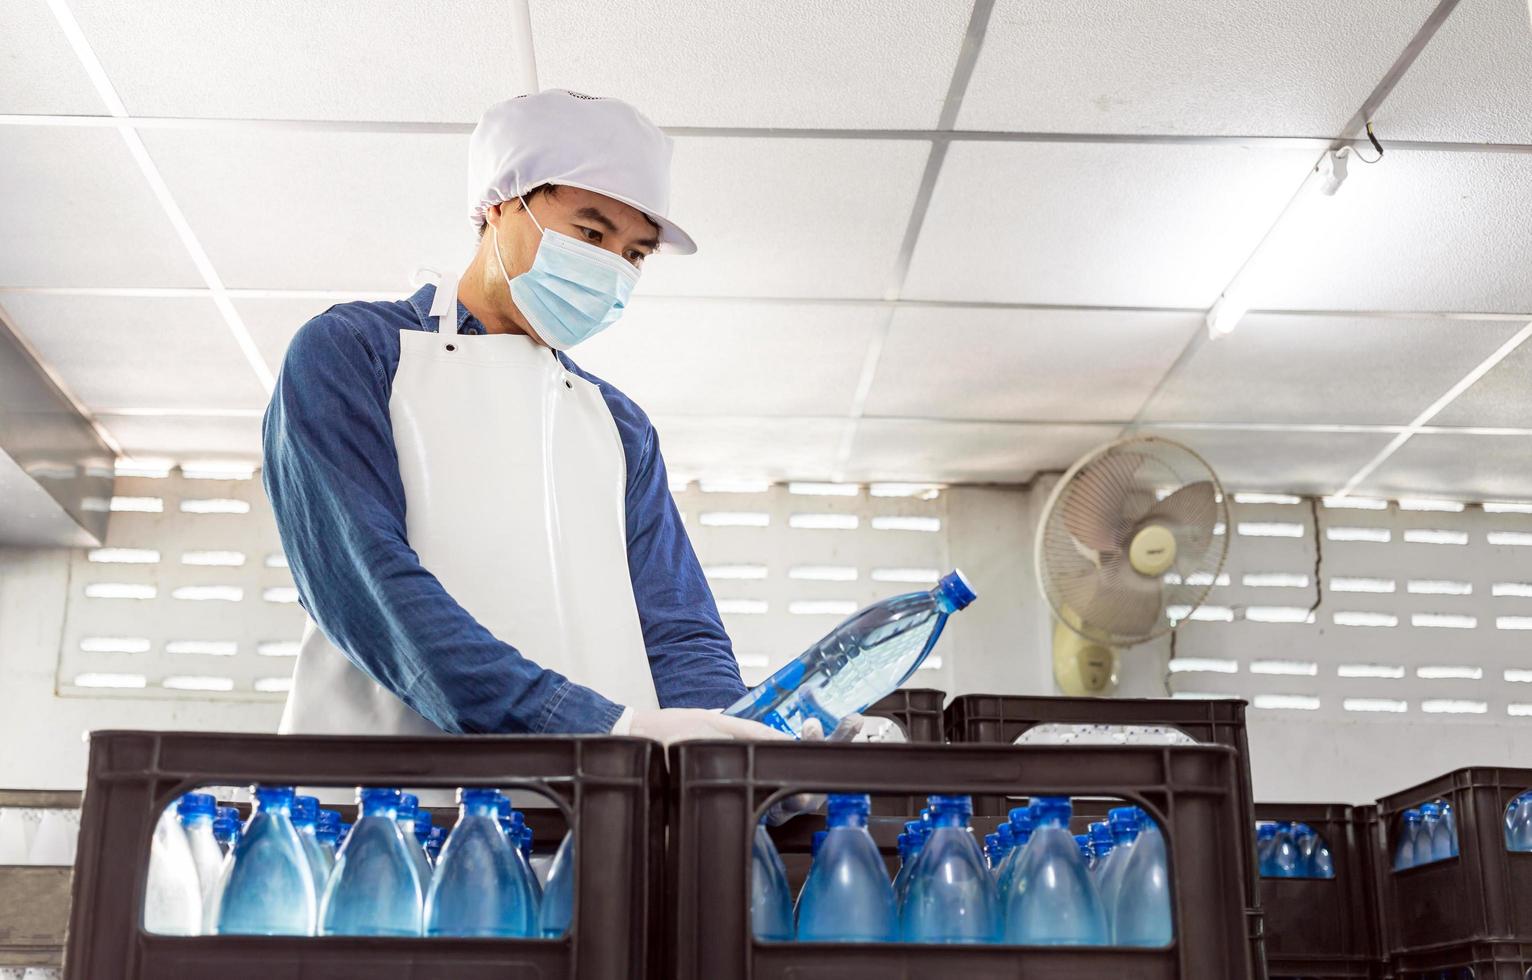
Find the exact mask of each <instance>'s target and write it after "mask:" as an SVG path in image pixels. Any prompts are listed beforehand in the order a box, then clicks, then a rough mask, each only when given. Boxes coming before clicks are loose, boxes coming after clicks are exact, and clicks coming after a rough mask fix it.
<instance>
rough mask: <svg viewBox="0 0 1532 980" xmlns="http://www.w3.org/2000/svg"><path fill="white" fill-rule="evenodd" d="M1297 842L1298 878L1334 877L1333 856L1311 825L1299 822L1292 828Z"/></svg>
mask: <svg viewBox="0 0 1532 980" xmlns="http://www.w3.org/2000/svg"><path fill="white" fill-rule="evenodd" d="M1294 833H1295V835H1296V838H1297V842H1298V874H1297V877H1299V878H1334V877H1335V858H1334V855H1332V854H1331V853H1330V847H1329V845H1328V844H1326V843H1325V841H1324V838H1323V837H1321V836H1319V834H1318V833H1316V832H1315V830H1314V828H1313V827H1310V826H1309V825H1308V824H1306V823H1300V824H1298V825H1297V827H1296V828H1294Z"/></svg>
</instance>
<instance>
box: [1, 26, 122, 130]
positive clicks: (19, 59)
mask: <svg viewBox="0 0 1532 980" xmlns="http://www.w3.org/2000/svg"><path fill="white" fill-rule="evenodd" d="M103 111H105V110H104V107H103V106H102V104H101V97H100V96H98V95H97V94H96V90H95V88H94V87H93V86H92V85H91V83H90V78H89V77H88V76H87V75H86V74H85V69H84V68H82V67H81V66H80V59H79V58H78V57H76V56H75V53H74V51H73V49H71V48H70V47H69V41H68V40H67V39H66V38H65V37H64V31H63V29H62V28H60V27H59V24H58V21H57V20H56V19H55V18H54V16H53V14H52V12H51V11H49V9H48V4H47V3H46V2H45V0H6V2H5V3H4V4H0V112H30V113H60V114H69V115H90V114H94V115H99V114H101V113H102V112H103Z"/></svg>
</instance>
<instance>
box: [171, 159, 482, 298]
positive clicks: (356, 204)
mask: <svg viewBox="0 0 1532 980" xmlns="http://www.w3.org/2000/svg"><path fill="white" fill-rule="evenodd" d="M144 141H145V142H146V143H147V144H148V147H149V152H150V153H151V154H152V155H153V157H154V160H155V162H156V163H157V164H158V165H159V167H160V170H161V172H162V173H163V174H164V176H165V181H166V183H167V184H169V186H170V190H171V192H172V193H173V194H174V195H175V198H176V200H177V201H178V202H179V203H180V205H181V208H182V210H183V211H185V213H186V217H187V220H188V221H189V222H190V223H191V226H192V229H193V230H194V231H195V232H196V233H197V237H198V238H199V239H200V240H201V242H202V245H203V247H204V248H205V249H206V250H207V253H208V255H209V257H210V258H211V259H212V262H213V265H214V267H216V268H217V269H218V272H219V274H220V275H221V276H222V278H223V281H224V284H225V285H226V286H230V287H236V288H266V289H270V288H278V289H341V290H346V289H356V290H399V291H401V292H408V291H409V284H410V279H411V276H412V274H413V273H414V271H415V270H416V269H417V268H419V267H421V266H423V265H424V266H431V267H433V268H436V269H438V270H442V271H445V270H448V269H451V270H454V271H456V270H460V269H462V268H463V267H464V266H466V265H467V263H468V259H469V258H470V256H471V255H472V254H473V250H474V246H475V238H474V231H473V228H472V225H471V224H470V223H469V221H468V217H467V210H468V208H467V205H466V203H465V202H464V199H463V196H462V194H463V168H464V166H465V161H466V160H467V153H468V138H467V137H466V136H457V135H447V136H443V135H419V134H409V135H403V134H380V133H340V132H300V131H271V130H267V131H240V132H236V131H225V130H215V131H196V132H193V131H183V130H151V131H148V132H145V133H144Z"/></svg>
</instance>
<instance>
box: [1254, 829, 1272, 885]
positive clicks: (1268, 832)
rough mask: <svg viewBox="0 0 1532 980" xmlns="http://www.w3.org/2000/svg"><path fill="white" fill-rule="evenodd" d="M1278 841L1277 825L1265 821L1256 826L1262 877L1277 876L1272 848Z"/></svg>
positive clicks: (1256, 841) (1256, 848)
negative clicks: (1272, 863)
mask: <svg viewBox="0 0 1532 980" xmlns="http://www.w3.org/2000/svg"><path fill="white" fill-rule="evenodd" d="M1276 843H1277V825H1276V824H1274V823H1263V824H1260V825H1258V826H1257V827H1256V828H1255V853H1256V857H1257V858H1258V859H1259V861H1260V866H1261V877H1262V878H1275V877H1276V875H1275V874H1274V873H1273V872H1272V867H1271V849H1272V848H1273V847H1275V846H1276Z"/></svg>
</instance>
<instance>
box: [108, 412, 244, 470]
mask: <svg viewBox="0 0 1532 980" xmlns="http://www.w3.org/2000/svg"><path fill="white" fill-rule="evenodd" d="M97 420H98V421H99V422H100V423H101V424H102V425H104V426H106V430H107V431H108V432H110V433H111V434H112V435H113V436H114V437H116V439H117V441H118V442H119V443H121V444H122V448H123V452H125V453H127V454H128V455H129V456H136V457H142V458H147V459H170V460H173V461H181V460H224V459H229V460H241V461H248V462H252V463H259V462H260V459H261V419H260V416H258V415H251V416H248V417H240V418H204V417H187V416H165V415H160V416H148V415H101V416H98V417H97Z"/></svg>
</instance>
